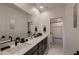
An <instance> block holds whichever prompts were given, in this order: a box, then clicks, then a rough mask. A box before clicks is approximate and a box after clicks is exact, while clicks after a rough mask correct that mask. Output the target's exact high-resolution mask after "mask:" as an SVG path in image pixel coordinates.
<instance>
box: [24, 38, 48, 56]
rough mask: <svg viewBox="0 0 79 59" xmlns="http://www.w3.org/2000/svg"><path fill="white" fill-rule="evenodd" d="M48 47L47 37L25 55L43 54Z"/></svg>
mask: <svg viewBox="0 0 79 59" xmlns="http://www.w3.org/2000/svg"><path fill="white" fill-rule="evenodd" d="M46 49H47V37H45V38H44V39H43V40H42V41H41V42H39V43H38V44H37V45H35V46H34V47H33V48H32V49H30V50H29V51H28V52H26V53H25V54H24V55H43V54H44V53H45V51H46Z"/></svg>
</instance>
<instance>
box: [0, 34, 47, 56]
mask: <svg viewBox="0 0 79 59" xmlns="http://www.w3.org/2000/svg"><path fill="white" fill-rule="evenodd" d="M47 39H48V37H47V35H42V36H39V37H37V38H33V39H29V40H28V41H27V42H25V43H19V44H18V45H17V46H15V45H14V44H13V45H10V47H11V48H9V49H7V50H4V51H0V55H43V54H44V53H45V52H46V50H47Z"/></svg>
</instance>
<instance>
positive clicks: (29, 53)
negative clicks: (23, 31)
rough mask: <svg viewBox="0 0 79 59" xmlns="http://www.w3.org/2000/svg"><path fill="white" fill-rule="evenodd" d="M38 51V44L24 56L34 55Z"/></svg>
mask: <svg viewBox="0 0 79 59" xmlns="http://www.w3.org/2000/svg"><path fill="white" fill-rule="evenodd" d="M36 50H38V44H37V45H36V46H34V47H33V48H32V49H30V50H29V51H28V52H26V53H25V54H24V55H32V54H33V53H34V52H35V51H36Z"/></svg>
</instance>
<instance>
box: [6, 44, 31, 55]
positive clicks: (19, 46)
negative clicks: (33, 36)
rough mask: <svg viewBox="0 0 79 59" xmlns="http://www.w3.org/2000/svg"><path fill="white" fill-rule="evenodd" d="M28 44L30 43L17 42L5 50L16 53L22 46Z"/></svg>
mask: <svg viewBox="0 0 79 59" xmlns="http://www.w3.org/2000/svg"><path fill="white" fill-rule="evenodd" d="M29 45H31V44H29V43H18V45H17V46H15V45H11V49H9V50H7V52H9V53H11V54H14V53H16V52H17V51H18V52H19V51H20V50H22V49H23V48H25V47H28V46H29Z"/></svg>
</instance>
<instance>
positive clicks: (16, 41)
mask: <svg viewBox="0 0 79 59" xmlns="http://www.w3.org/2000/svg"><path fill="white" fill-rule="evenodd" d="M17 43H20V37H16V39H15V46H17Z"/></svg>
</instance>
